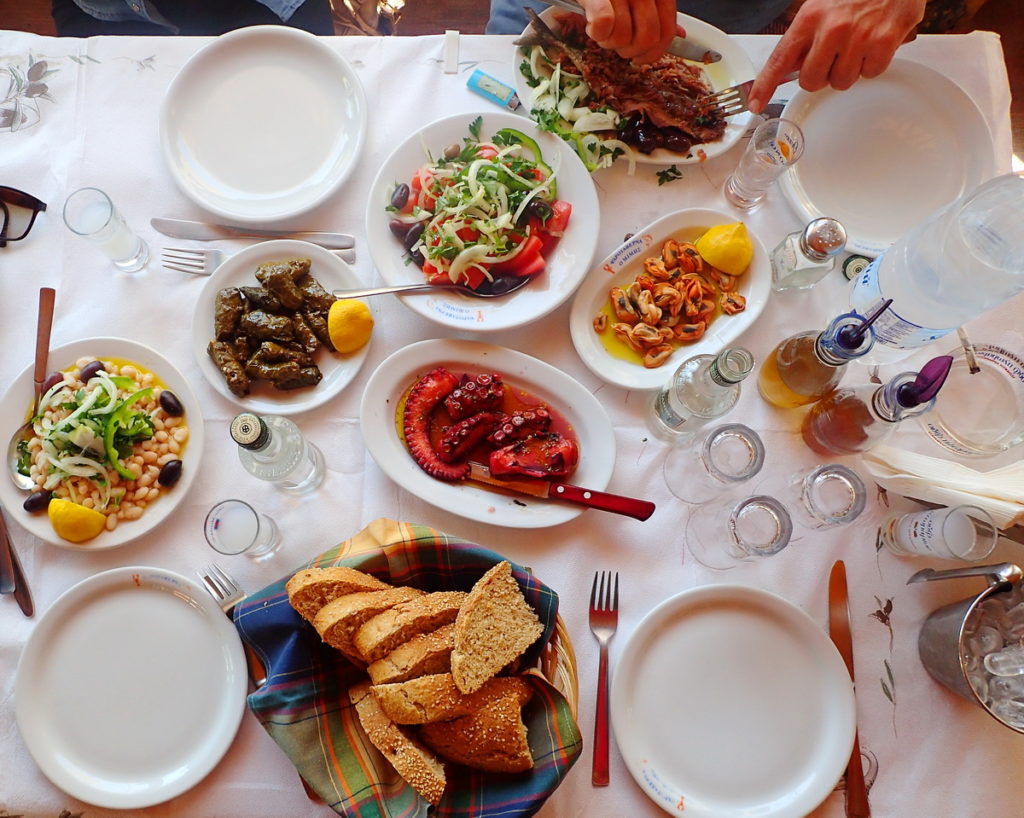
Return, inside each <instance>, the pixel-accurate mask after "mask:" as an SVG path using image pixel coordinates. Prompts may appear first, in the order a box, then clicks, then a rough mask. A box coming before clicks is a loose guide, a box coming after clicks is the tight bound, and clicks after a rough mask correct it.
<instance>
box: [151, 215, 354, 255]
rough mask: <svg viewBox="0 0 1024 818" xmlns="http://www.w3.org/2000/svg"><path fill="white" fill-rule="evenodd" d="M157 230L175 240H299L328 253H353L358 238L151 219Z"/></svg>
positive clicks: (299, 231)
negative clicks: (315, 245)
mask: <svg viewBox="0 0 1024 818" xmlns="http://www.w3.org/2000/svg"><path fill="white" fill-rule="evenodd" d="M149 223H150V225H152V227H153V229H154V230H156V231H158V232H160V233H163V234H164V235H165V236H171V237H172V238H175V239H191V240H193V241H217V240H218V239H238V238H246V239H298V240H300V241H308V242H311V243H312V244H319V245H320V246H321V247H326V248H327V249H328V250H349V249H351V248H353V247H355V246H356V240H355V237H353V236H351V235H349V234H348V233H318V232H311V231H308V230H257V229H256V228H254V227H237V226H235V225H231V224H207V223H206V222H192V221H187V220H185V219H161V218H154V219H150V220H149Z"/></svg>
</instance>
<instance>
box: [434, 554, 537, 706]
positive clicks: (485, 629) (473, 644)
mask: <svg viewBox="0 0 1024 818" xmlns="http://www.w3.org/2000/svg"><path fill="white" fill-rule="evenodd" d="M543 632H544V627H543V625H541V623H540V620H539V619H538V618H537V614H536V613H535V612H534V610H533V608H531V607H530V605H529V603H528V602H527V601H526V599H525V597H524V596H523V592H522V589H521V588H520V587H519V583H518V582H516V580H515V577H513V576H512V566H511V565H510V564H509V563H508V561H507V560H506V561H502V562H499V563H498V564H497V565H495V566H494V567H493V568H492V569H491V570H490V571H488V572H487V573H486V574H484V575H483V576H482V577H480V579H479V580H477V582H476V584H475V585H474V586H473V588H472V590H471V591H470V592H469V597H468V599H466V602H465V604H464V605H463V606H462V610H460V611H459V615H458V618H457V619H456V620H455V648H454V649H453V650H452V676H453V677H454V678H455V684H457V685H458V686H459V690H461V691H462V692H463V693H472V692H473V691H474V690H478V689H479V688H480V686H481V685H483V684H484V682H486V681H487V680H488V679H490V678H491V677H493V676H494V675H495V674H497V673H498V672H499V671H500V670H501V669H502V668H503V667H505V666H506V665H507V664H509V663H510V662H512V661H514V660H516V659H518V658H519V657H520V656H521V655H522V653H523V651H525V650H526V649H527V648H528V647H530V645H532V644H533V643H534V642H536V641H537V639H538V638H539V637H540V635H541V634H542V633H543Z"/></svg>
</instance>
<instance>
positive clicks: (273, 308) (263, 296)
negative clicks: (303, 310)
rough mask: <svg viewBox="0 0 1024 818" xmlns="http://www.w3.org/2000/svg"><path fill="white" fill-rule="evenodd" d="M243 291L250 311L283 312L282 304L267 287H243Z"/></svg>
mask: <svg viewBox="0 0 1024 818" xmlns="http://www.w3.org/2000/svg"><path fill="white" fill-rule="evenodd" d="M241 290H242V296H243V297H244V298H245V304H246V306H247V307H248V308H249V309H250V310H263V311H265V312H280V311H281V302H280V301H278V300H277V296H276V295H274V294H273V293H272V292H270V290H268V289H267V288H266V287H242V288H241Z"/></svg>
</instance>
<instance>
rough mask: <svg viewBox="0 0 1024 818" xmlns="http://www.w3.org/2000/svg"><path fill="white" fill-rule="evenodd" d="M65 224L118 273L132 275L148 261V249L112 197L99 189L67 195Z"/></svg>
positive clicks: (88, 188)
mask: <svg viewBox="0 0 1024 818" xmlns="http://www.w3.org/2000/svg"><path fill="white" fill-rule="evenodd" d="M64 224H66V225H67V226H68V229H69V230H71V232H72V233H75V234H76V235H78V236H82V237H83V238H85V239H87V240H89V241H90V242H92V243H93V244H95V245H96V247H97V248H99V250H100V251H101V252H102V253H104V254H105V255H106V256H107V257H108V258H109V259H110V260H111V261H112V262H113V263H114V266H115V267H117V269H119V270H123V271H124V272H126V273H133V272H135V271H136V270H141V269H142V268H143V267H145V266H146V262H147V261H149V246H148V245H147V244H146V242H144V241H143V240H142V239H141V238H140V237H139V236H137V235H136V234H135V233H134V232H133V231H132V229H131V228H130V227H129V226H128V224H127V223H126V222H125V220H124V217H123V216H122V215H121V213H120V212H119V211H118V209H117V208H116V207H115V206H114V203H113V202H112V201H110V197H109V196H108V195H107V194H106V193H104V192H103V191H102V190H100V189H99V188H97V187H83V188H81V189H79V190H76V191H75V192H74V193H72V194H71V195H70V196H68V199H67V201H66V202H65V203H64Z"/></svg>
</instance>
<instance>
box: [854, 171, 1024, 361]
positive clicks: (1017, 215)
mask: <svg viewBox="0 0 1024 818" xmlns="http://www.w3.org/2000/svg"><path fill="white" fill-rule="evenodd" d="M1022 225H1024V174H1019V173H1010V174H1006V175H1005V176H997V177H996V178H995V179H991V180H989V181H988V182H985V183H984V184H983V185H981V186H979V187H977V188H975V189H974V190H972V191H970V192H968V193H966V194H964V195H963V196H961V197H960V198H959V199H957V200H955V201H953V202H951V203H950V204H948V205H946V206H945V207H944V208H942V209H940V210H939V211H937V212H936V213H934V214H933V215H932V216H930V217H929V218H928V219H926V220H925V221H924V222H922V223H921V224H919V225H917V227H915V228H913V229H912V230H911V231H910V232H909V233H907V234H906V235H905V236H903V237H902V238H901V239H899V240H898V241H897V242H896V243H895V244H894V245H893V246H892V247H891V248H889V250H887V251H886V252H885V253H884V254H883V255H881V256H879V257H878V258H877V259H875V260H874V261H873V262H872V263H871V264H870V265H869V266H868V267H867V269H865V270H864V271H863V272H862V273H861V274H860V275H858V276H857V277H856V278H855V279H854V283H853V288H852V290H851V296H850V306H851V307H852V308H853V309H854V310H855V311H856V312H858V313H859V314H861V315H868V314H869V313H870V312H871V311H872V310H874V309H875V308H876V307H877V306H878V305H880V304H881V303H882V301H883V300H884V299H886V298H891V299H892V304H891V305H890V307H889V309H887V310H886V311H885V312H884V313H883V314H882V315H881V316H880V317H879V318H878V320H877V321H875V324H874V327H873V328H874V331H875V340H876V343H875V347H874V349H873V350H872V351H871V352H870V353H869V354H868V355H866V356H865V358H864V360H866V361H870V362H875V363H885V362H888V361H897V360H900V359H902V358H905V357H906V356H907V355H909V354H911V353H912V352H913V351H914V350H915V349H916V348H918V347H922V346H924V345H926V344H929V343H931V342H932V341H934V340H936V339H937V338H941V337H942V336H944V335H946V334H947V333H949V332H951V331H953V330H954V329H956V328H957V327H959V326H960V325H962V324H964V323H966V322H968V321H971V320H973V319H974V318H977V317H978V316H979V315H981V314H982V313H984V312H986V311H988V310H990V309H992V308H993V307H996V306H998V305H999V304H1001V303H1003V302H1004V301H1006V300H1007V299H1009V298H1011V297H1012V296H1014V295H1016V294H1017V293H1019V292H1021V291H1022V290H1024V227H1022Z"/></svg>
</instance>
